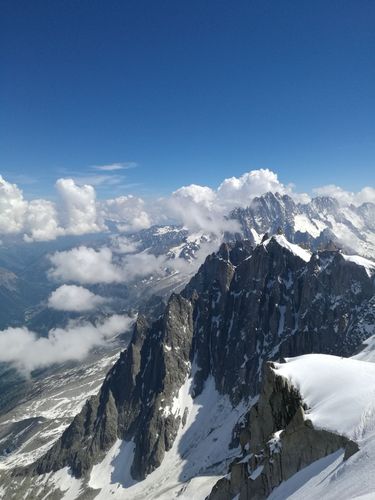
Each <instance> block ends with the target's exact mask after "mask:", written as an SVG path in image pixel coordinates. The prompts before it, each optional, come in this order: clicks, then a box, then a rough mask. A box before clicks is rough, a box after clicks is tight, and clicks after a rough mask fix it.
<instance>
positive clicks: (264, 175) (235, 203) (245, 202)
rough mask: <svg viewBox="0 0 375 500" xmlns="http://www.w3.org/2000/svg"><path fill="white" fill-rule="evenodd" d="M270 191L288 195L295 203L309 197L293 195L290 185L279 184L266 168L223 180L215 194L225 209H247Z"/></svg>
mask: <svg viewBox="0 0 375 500" xmlns="http://www.w3.org/2000/svg"><path fill="white" fill-rule="evenodd" d="M268 191H271V192H273V193H276V192H278V193H280V194H288V195H290V196H292V197H294V198H297V201H308V199H309V196H308V195H307V194H304V193H298V194H297V193H295V192H294V191H293V186H292V185H284V184H283V183H281V182H280V181H279V179H278V177H277V174H276V173H275V172H272V171H271V170H269V169H268V168H266V169H264V168H261V169H259V170H251V171H250V172H246V173H245V174H243V175H241V176H240V177H230V178H229V179H225V180H224V181H223V182H222V183H221V184H220V186H219V188H218V190H217V193H218V198H219V200H220V203H222V204H223V205H224V206H226V207H227V208H235V207H247V206H249V205H250V203H251V200H252V199H253V198H255V197H256V196H261V195H262V194H264V193H267V192H268Z"/></svg>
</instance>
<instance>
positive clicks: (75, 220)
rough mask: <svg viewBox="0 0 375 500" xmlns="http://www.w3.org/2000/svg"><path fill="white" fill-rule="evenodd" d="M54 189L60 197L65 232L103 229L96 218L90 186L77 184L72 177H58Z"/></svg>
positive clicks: (93, 192) (93, 197)
mask: <svg viewBox="0 0 375 500" xmlns="http://www.w3.org/2000/svg"><path fill="white" fill-rule="evenodd" d="M56 189H57V191H58V194H59V195H60V199H61V205H62V207H61V219H62V223H63V226H64V228H65V233H66V234H85V233H95V232H97V231H100V230H102V229H104V226H103V224H101V223H100V222H99V220H98V214H97V210H96V194H95V189H94V188H93V187H92V186H89V185H87V184H84V185H83V186H77V184H76V183H75V182H74V180H73V179H59V180H58V181H57V182H56Z"/></svg>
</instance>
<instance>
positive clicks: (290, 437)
mask: <svg viewBox="0 0 375 500" xmlns="http://www.w3.org/2000/svg"><path fill="white" fill-rule="evenodd" d="M273 367H274V366H273V364H272V363H271V362H269V363H267V364H266V365H265V371H264V377H263V383H262V390H261V393H260V397H259V401H258V402H257V403H256V404H255V405H254V406H253V407H252V408H251V410H250V412H249V415H248V419H247V422H248V423H247V426H246V427H245V428H244V429H243V431H242V434H241V445H242V449H243V456H242V457H240V458H239V459H237V460H236V461H234V462H233V463H232V464H231V466H230V471H229V474H227V476H226V477H224V478H223V479H221V480H220V481H218V483H216V485H215V486H214V488H213V490H212V492H211V494H210V495H209V500H231V499H233V498H234V497H236V498H238V499H239V500H260V499H265V498H267V496H268V495H269V494H270V493H271V492H272V490H273V489H274V488H275V487H277V486H278V485H279V484H280V483H281V482H282V481H285V480H287V479H289V478H290V477H291V476H293V474H295V473H296V472H298V471H299V470H301V469H303V468H304V467H307V466H308V465H310V464H311V463H313V462H315V461H316V460H319V459H320V458H323V457H326V456H327V455H329V454H331V453H334V452H335V451H337V450H339V449H344V450H345V455H344V459H345V460H346V459H348V458H349V457H350V456H351V455H352V454H354V453H355V452H356V451H358V445H357V444H356V443H355V442H354V441H351V440H350V439H348V438H347V437H345V436H341V435H338V434H335V433H332V432H329V431H326V430H320V429H315V428H314V426H313V424H312V423H311V421H310V420H308V418H306V416H305V410H306V406H305V404H304V402H303V400H302V397H301V395H300V394H299V392H298V390H297V389H296V388H295V387H293V385H291V384H290V382H289V381H288V380H287V379H286V378H284V377H282V376H280V375H278V374H277V373H276V372H275V371H274V370H273Z"/></svg>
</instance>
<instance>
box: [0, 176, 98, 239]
mask: <svg viewBox="0 0 375 500" xmlns="http://www.w3.org/2000/svg"><path fill="white" fill-rule="evenodd" d="M56 189H57V193H58V196H59V200H58V203H57V205H56V204H55V203H53V202H51V201H48V200H43V199H35V200H32V201H27V200H25V199H24V196H23V193H22V191H21V190H20V189H19V188H18V187H17V186H16V184H11V183H10V182H7V181H6V180H4V179H3V178H2V177H1V176H0V233H1V234H8V233H24V237H25V240H26V241H48V240H53V239H55V238H56V237H57V236H62V235H80V234H86V233H93V232H98V231H102V230H104V229H105V226H104V223H103V221H102V220H101V218H100V214H99V212H98V211H97V204H96V194H95V190H94V188H93V187H92V186H89V185H84V186H78V185H77V184H76V183H75V182H74V181H73V180H72V179H59V180H58V181H57V182H56Z"/></svg>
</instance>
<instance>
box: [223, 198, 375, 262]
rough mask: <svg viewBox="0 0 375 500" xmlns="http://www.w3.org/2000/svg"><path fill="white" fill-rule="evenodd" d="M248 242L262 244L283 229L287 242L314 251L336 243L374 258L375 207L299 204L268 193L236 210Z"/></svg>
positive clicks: (319, 201)
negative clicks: (267, 235) (265, 239)
mask: <svg viewBox="0 0 375 500" xmlns="http://www.w3.org/2000/svg"><path fill="white" fill-rule="evenodd" d="M231 217H232V218H234V219H236V220H238V221H239V223H240V226H241V230H242V232H243V235H244V236H245V238H248V239H250V240H252V241H254V242H255V243H259V241H260V239H261V237H262V235H263V234H264V233H269V234H275V233H276V232H277V231H278V229H279V228H281V229H282V231H283V233H284V234H285V236H286V237H287V238H288V240H290V241H292V242H295V243H299V244H305V245H308V246H309V247H311V248H313V249H318V248H319V247H322V246H324V245H326V244H327V243H328V242H329V241H334V242H337V244H338V246H339V247H340V248H344V249H345V250H346V251H347V252H349V253H355V254H359V255H363V256H364V257H369V258H374V257H375V235H374V231H375V204H374V203H364V204H362V205H360V206H358V207H357V206H354V205H349V206H344V207H343V206H341V205H340V204H339V202H338V201H337V200H336V199H334V198H331V197H327V196H324V197H321V196H320V197H316V198H313V199H312V200H311V201H310V202H309V203H296V202H295V201H294V200H293V199H292V198H291V197H290V196H288V195H280V194H278V193H275V194H274V193H266V194H265V195H263V196H260V197H258V198H254V200H253V201H252V202H251V204H250V205H249V207H248V208H245V209H243V208H238V209H235V210H233V212H232V213H231Z"/></svg>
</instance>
